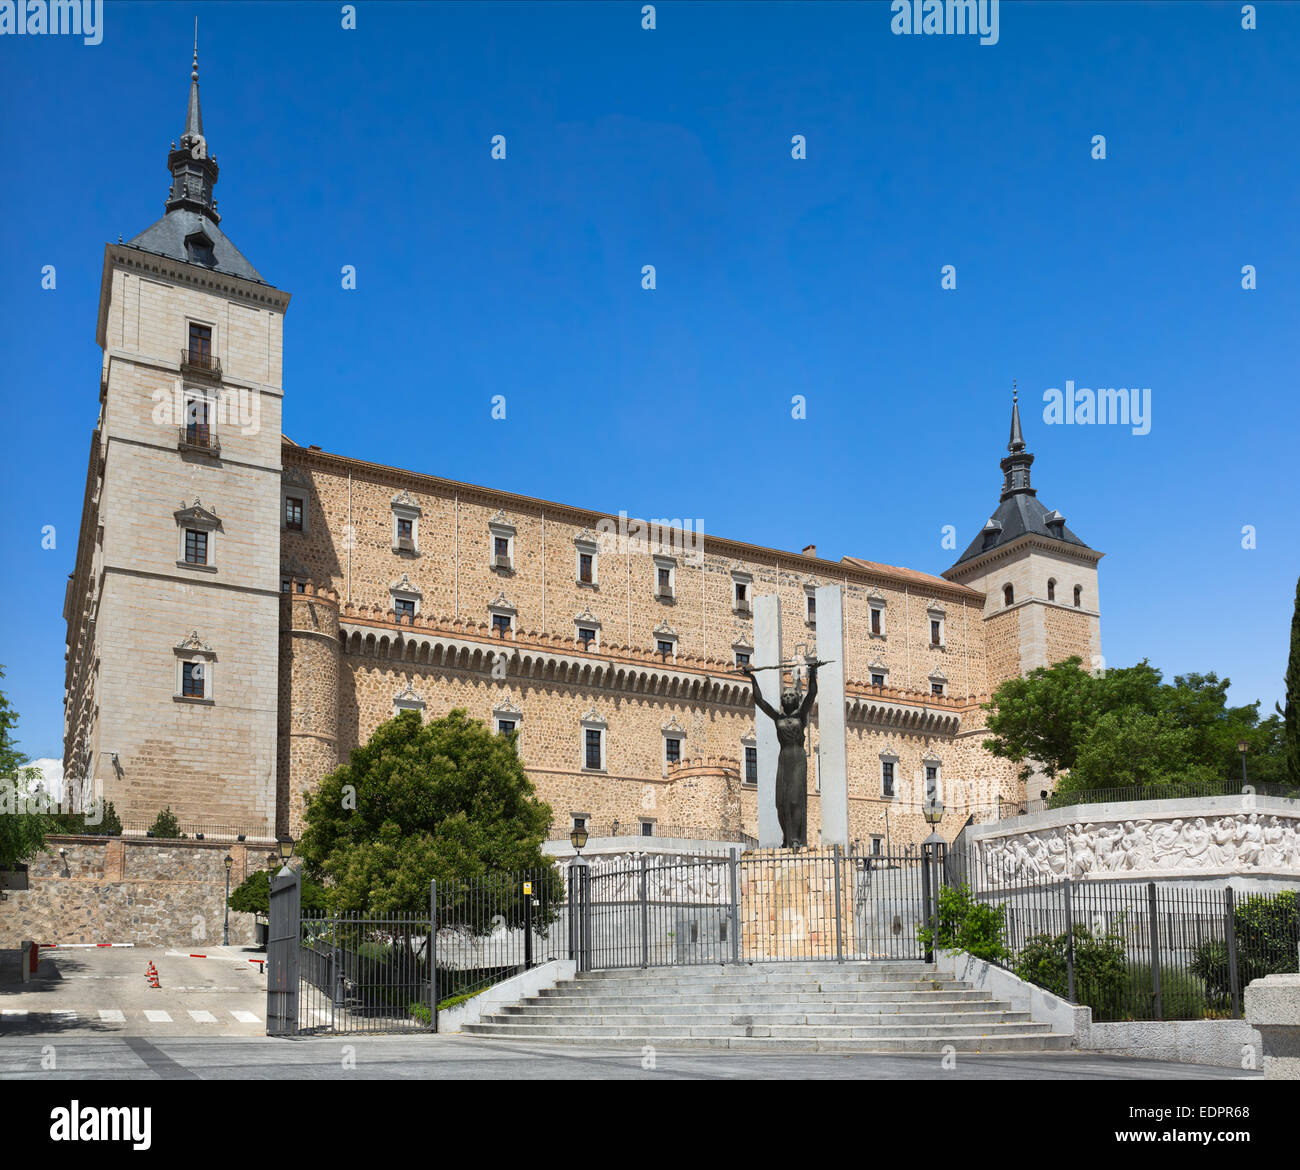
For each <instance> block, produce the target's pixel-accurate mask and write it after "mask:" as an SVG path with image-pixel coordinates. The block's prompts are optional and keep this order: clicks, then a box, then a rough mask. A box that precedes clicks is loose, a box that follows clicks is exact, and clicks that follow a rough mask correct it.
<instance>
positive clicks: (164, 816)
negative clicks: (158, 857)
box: [149, 805, 185, 841]
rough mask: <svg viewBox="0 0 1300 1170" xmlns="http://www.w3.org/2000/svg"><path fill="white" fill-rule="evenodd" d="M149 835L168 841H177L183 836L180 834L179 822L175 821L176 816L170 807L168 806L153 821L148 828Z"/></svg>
mask: <svg viewBox="0 0 1300 1170" xmlns="http://www.w3.org/2000/svg"><path fill="white" fill-rule="evenodd" d="M149 834H150V835H151V836H154V837H163V838H165V839H167V840H169V841H179V840H181V839H182V838H183V837H184V836H185V834H184V833H182V832H181V826H180V822H179V821H177V819H176V814H175V813H173V812H172V806H171V805H168V806H167V807H166V808H165V809H163V810H162V812H160V813H159V814H158V815H157V816H156V817H154V819H153V824H152V825H150V826H149Z"/></svg>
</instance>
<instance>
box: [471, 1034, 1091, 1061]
mask: <svg viewBox="0 0 1300 1170" xmlns="http://www.w3.org/2000/svg"><path fill="white" fill-rule="evenodd" d="M467 1030H469V1029H468V1028H467ZM476 1034H477V1035H479V1036H483V1037H485V1038H488V1039H490V1038H492V1037H494V1036H496V1037H498V1038H500V1039H513V1040H515V1041H518V1040H519V1039H520V1037H518V1036H510V1034H509V1033H506V1032H499V1033H498V1032H493V1031H491V1030H490V1029H489V1030H482V1031H478V1032H476ZM536 1039H539V1040H541V1041H542V1042H543V1043H545V1044H548V1045H551V1044H563V1045H582V1046H585V1047H588V1048H591V1047H599V1048H611V1049H616V1050H617V1049H627V1050H632V1051H635V1050H639V1049H641V1048H644V1047H645V1039H644V1037H641V1038H623V1037H609V1038H606V1039H603V1040H600V1041H593V1040H592V1039H591V1038H590V1037H587V1036H582V1035H578V1034H572V1033H571V1034H568V1035H563V1036H550V1037H536ZM1071 1039H1072V1038H1071V1037H1070V1036H1066V1035H1058V1034H1055V1033H1049V1034H1044V1035H1032V1036H1008V1035H999V1036H997V1037H980V1036H948V1037H912V1038H908V1039H902V1040H886V1039H884V1038H882V1037H880V1036H875V1037H872V1038H870V1039H858V1038H850V1039H841V1038H827V1037H815V1036H807V1035H801V1036H799V1037H798V1038H797V1039H778V1038H773V1037H770V1036H713V1037H706V1036H687V1037H679V1038H675V1039H674V1038H660V1039H659V1040H657V1041H656V1044H655V1046H656V1047H660V1048H666V1049H670V1050H680V1051H691V1050H711V1049H731V1050H733V1051H737V1052H832V1053H835V1052H838V1053H845V1054H847V1053H853V1052H899V1053H908V1052H910V1053H919V1054H921V1055H934V1056H941V1055H944V1054H945V1053H946V1052H965V1053H977V1052H981V1053H995V1052H1065V1051H1069V1049H1070V1045H1071Z"/></svg>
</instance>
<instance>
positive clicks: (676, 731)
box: [659, 715, 686, 735]
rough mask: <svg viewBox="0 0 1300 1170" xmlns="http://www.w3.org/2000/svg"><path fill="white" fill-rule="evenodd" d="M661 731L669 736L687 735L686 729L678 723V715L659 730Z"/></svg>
mask: <svg viewBox="0 0 1300 1170" xmlns="http://www.w3.org/2000/svg"><path fill="white" fill-rule="evenodd" d="M659 730H660V731H662V732H664V733H665V734H667V735H685V734H686V728H684V727H683V726H682V725H681V724H680V723H678V722H677V716H676V715H674V716H673V717H672V718H671V719H669V720H668V722H667V723H665V724H664V725H663V726H662V727H660V728H659Z"/></svg>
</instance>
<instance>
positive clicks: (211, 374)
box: [181, 349, 221, 382]
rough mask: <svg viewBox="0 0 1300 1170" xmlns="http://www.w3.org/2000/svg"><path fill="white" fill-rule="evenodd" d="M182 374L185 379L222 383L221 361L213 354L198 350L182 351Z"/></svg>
mask: <svg viewBox="0 0 1300 1170" xmlns="http://www.w3.org/2000/svg"><path fill="white" fill-rule="evenodd" d="M181 374H182V375H184V376H185V377H189V378H192V377H196V376H197V377H200V378H210V379H212V380H213V381H216V382H220V381H221V359H220V358H219V357H216V356H215V355H213V354H212V353H205V352H204V351H202V350H197V349H183V350H181Z"/></svg>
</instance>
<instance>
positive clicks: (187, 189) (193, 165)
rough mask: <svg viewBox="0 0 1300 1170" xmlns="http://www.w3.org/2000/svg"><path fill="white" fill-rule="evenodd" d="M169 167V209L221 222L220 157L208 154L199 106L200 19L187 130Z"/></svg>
mask: <svg viewBox="0 0 1300 1170" xmlns="http://www.w3.org/2000/svg"><path fill="white" fill-rule="evenodd" d="M167 169H168V170H170V171H171V173H172V187H171V191H170V193H169V194H168V198H167V202H166V207H167V210H168V211H175V210H177V209H178V208H183V209H185V210H187V211H194V212H197V213H198V214H199V215H202V216H206V217H207V218H208V219H210V220H211V221H212V222H213V223H219V222H220V220H221V217H220V216H219V215H218V214H217V210H216V206H217V205H216V200H214V199H213V197H212V188H213V187H214V186H216V182H217V160H216V159H214V158H212V157H211V156H210V155H209V154H208V141H207V139H206V138H205V137H204V136H203V110H202V108H201V107H200V105H199V22H198V18H197V17H196V18H195V21H194V61H193V64H192V65H191V66H190V100H189V105H188V106H187V107H186V110H185V133H184V134H182V135H181V138H180V142H179V143H178V144H177V145H176V146H175V147H173V148H172V151H171V153H170V154H169V155H168V156H167Z"/></svg>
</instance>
